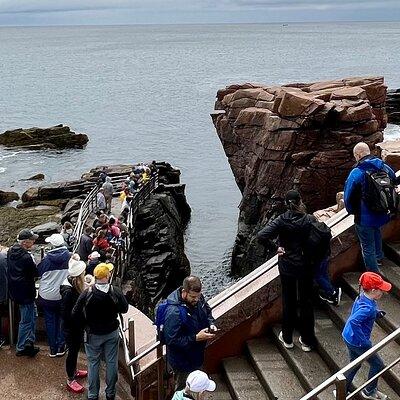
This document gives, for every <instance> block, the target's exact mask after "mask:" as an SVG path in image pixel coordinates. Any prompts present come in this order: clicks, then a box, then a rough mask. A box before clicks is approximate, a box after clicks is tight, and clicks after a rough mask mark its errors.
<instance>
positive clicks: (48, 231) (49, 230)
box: [32, 222, 61, 243]
mask: <svg viewBox="0 0 400 400" xmlns="http://www.w3.org/2000/svg"><path fill="white" fill-rule="evenodd" d="M32 230H33V232H35V233H36V234H37V235H39V239H38V240H37V241H36V242H37V243H45V241H44V239H45V238H46V237H48V236H50V235H52V234H53V233H59V232H60V231H61V226H60V224H58V223H57V222H46V223H44V224H41V225H37V226H34V227H33V228H32Z"/></svg>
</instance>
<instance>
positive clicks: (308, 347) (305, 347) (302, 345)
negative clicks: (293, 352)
mask: <svg viewBox="0 0 400 400" xmlns="http://www.w3.org/2000/svg"><path fill="white" fill-rule="evenodd" d="M299 342H300V344H301V349H302V350H303V351H305V352H309V351H312V348H311V347H310V346H308V345H307V344H305V343H303V341H302V340H301V336H300V337H299Z"/></svg>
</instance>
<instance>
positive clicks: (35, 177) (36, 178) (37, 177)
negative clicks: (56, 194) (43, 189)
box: [21, 174, 45, 181]
mask: <svg viewBox="0 0 400 400" xmlns="http://www.w3.org/2000/svg"><path fill="white" fill-rule="evenodd" d="M44 178H45V176H44V174H36V175H33V176H31V177H30V178H27V179H21V181H42V180H43V179H44Z"/></svg>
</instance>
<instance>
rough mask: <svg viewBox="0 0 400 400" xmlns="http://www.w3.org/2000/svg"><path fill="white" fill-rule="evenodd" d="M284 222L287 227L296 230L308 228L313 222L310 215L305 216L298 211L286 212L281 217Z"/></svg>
mask: <svg viewBox="0 0 400 400" xmlns="http://www.w3.org/2000/svg"><path fill="white" fill-rule="evenodd" d="M281 219H282V222H283V223H284V224H286V225H287V226H292V227H293V226H295V227H296V228H300V229H301V228H306V227H307V226H308V225H309V223H310V222H311V219H312V218H311V216H310V214H303V213H300V212H296V211H290V210H288V211H286V212H285V213H283V214H282V215H281Z"/></svg>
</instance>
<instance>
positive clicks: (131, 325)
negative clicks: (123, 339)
mask: <svg viewBox="0 0 400 400" xmlns="http://www.w3.org/2000/svg"><path fill="white" fill-rule="evenodd" d="M128 332H129V357H130V358H131V359H132V358H133V357H135V356H136V344H135V321H134V319H133V318H129V320H128Z"/></svg>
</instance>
